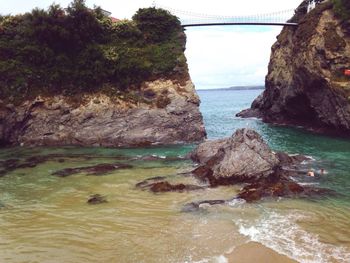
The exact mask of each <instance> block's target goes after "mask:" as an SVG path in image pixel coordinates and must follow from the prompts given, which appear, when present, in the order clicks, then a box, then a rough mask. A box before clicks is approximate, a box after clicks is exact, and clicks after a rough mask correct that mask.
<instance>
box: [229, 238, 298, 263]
mask: <svg viewBox="0 0 350 263" xmlns="http://www.w3.org/2000/svg"><path fill="white" fill-rule="evenodd" d="M225 257H226V258H227V262H228V263H256V262H259V263H298V261H296V260H294V259H291V258H289V257H287V256H285V255H282V254H280V253H278V252H276V251H275V250H273V249H271V248H268V247H266V246H264V245H263V244H261V243H258V242H255V241H249V242H248V243H245V244H243V245H240V246H238V247H236V248H235V249H234V250H233V251H232V252H230V253H227V254H225Z"/></svg>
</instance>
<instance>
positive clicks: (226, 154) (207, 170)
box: [191, 129, 280, 186]
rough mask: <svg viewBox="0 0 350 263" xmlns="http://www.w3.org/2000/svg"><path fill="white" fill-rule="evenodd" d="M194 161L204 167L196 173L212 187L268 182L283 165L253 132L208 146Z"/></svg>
mask: <svg viewBox="0 0 350 263" xmlns="http://www.w3.org/2000/svg"><path fill="white" fill-rule="evenodd" d="M191 158H192V160H195V161H197V162H199V163H200V166H199V167H198V168H197V169H196V170H194V171H193V173H194V174H195V175H197V176H198V177H200V178H202V179H203V180H208V181H209V183H210V184H211V185H212V186H215V185H222V184H232V183H237V182H248V181H250V180H257V179H261V178H266V177H268V176H270V175H271V174H273V173H274V172H275V170H276V169H277V168H278V166H279V163H280V162H279V159H278V158H277V156H276V154H275V153H273V152H272V151H271V149H270V148H269V147H268V145H267V144H266V143H265V142H264V141H263V139H262V138H261V136H260V135H259V134H258V133H257V132H255V131H253V130H249V129H239V130H237V131H236V132H235V133H234V134H233V135H232V137H230V138H227V139H221V140H216V141H209V142H204V143H202V144H201V145H199V146H198V147H197V149H195V150H194V152H193V153H192V154H191Z"/></svg>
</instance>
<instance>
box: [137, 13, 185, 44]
mask: <svg viewBox="0 0 350 263" xmlns="http://www.w3.org/2000/svg"><path fill="white" fill-rule="evenodd" d="M132 19H133V20H134V21H135V22H136V25H137V27H138V28H139V29H140V30H141V32H142V33H143V34H144V36H145V38H146V40H147V41H148V42H150V43H157V42H161V41H164V40H166V39H169V38H170V37H171V36H172V34H173V33H174V32H179V31H180V30H181V24H180V21H179V20H178V19H177V17H176V16H173V15H171V14H170V13H169V12H168V11H166V10H164V9H157V8H154V7H152V8H142V9H139V10H138V11H137V12H136V14H135V15H134V16H133V18H132Z"/></svg>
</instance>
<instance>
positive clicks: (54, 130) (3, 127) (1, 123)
mask: <svg viewBox="0 0 350 263" xmlns="http://www.w3.org/2000/svg"><path fill="white" fill-rule="evenodd" d="M135 96H137V97H138V98H140V97H142V98H143V100H142V101H138V102H135V101H132V100H131V99H130V98H112V97H109V96H107V95H105V94H102V93H98V94H89V95H85V96H84V97H83V98H82V99H81V100H79V103H77V102H74V101H72V99H71V98H68V97H64V96H53V97H37V98H36V99H35V100H31V101H25V102H23V103H22V104H20V105H18V106H14V105H13V104H5V103H3V102H2V103H1V107H0V140H1V142H2V144H10V145H25V146H28V145H30V146H52V145H80V146H107V147H118V146H146V145H150V144H174V143H180V142H185V143H189V142H199V141H201V140H203V139H204V138H205V135H206V133H205V129H204V125H203V121H202V116H201V113H200V112H199V107H198V106H199V102H200V101H199V99H198V96H197V94H196V92H195V90H194V86H193V84H192V82H191V81H190V80H187V81H184V82H182V83H179V82H175V81H174V80H156V81H152V82H146V83H145V84H144V85H143V86H142V88H141V89H140V90H139V91H138V94H135Z"/></svg>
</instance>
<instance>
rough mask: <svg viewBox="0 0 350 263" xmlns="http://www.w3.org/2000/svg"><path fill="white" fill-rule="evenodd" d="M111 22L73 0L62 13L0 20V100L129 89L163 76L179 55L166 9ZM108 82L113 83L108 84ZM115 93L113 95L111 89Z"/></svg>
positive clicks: (174, 23) (175, 26)
mask: <svg viewBox="0 0 350 263" xmlns="http://www.w3.org/2000/svg"><path fill="white" fill-rule="evenodd" d="M133 18H134V20H132V21H127V20H125V21H121V22H118V23H113V22H112V21H111V19H110V18H108V17H105V16H104V15H103V14H102V12H101V9H100V8H98V7H96V8H95V9H93V10H91V9H88V8H87V7H86V6H85V2H84V0H74V1H73V2H72V3H71V4H70V5H69V7H68V8H67V10H66V11H65V10H64V9H62V8H61V7H60V6H59V5H52V6H50V7H49V8H48V10H42V9H34V10H33V11H32V12H30V13H26V14H24V15H17V16H1V17H0V87H1V90H0V98H1V99H9V100H14V101H15V100H16V101H19V100H21V99H25V98H29V97H31V96H36V95H38V94H51V95H54V94H68V95H70V94H72V95H74V94H80V93H82V92H96V91H106V88H105V87H110V90H111V92H109V91H106V92H107V93H108V94H111V93H112V91H113V92H115V91H118V90H122V91H123V92H124V93H125V91H126V90H127V88H130V87H131V88H137V87H138V86H139V85H140V84H141V83H142V82H143V81H146V80H148V79H150V78H151V77H152V78H154V77H166V76H170V75H171V73H172V71H173V69H174V68H175V67H176V66H177V65H179V64H181V63H182V62H181V61H182V60H181V59H180V58H181V56H183V50H182V43H181V40H179V33H180V32H182V28H181V26H180V22H179V21H178V20H177V18H176V17H174V16H172V15H170V14H169V13H168V12H167V11H165V10H161V9H155V8H146V9H140V10H139V11H138V12H137V13H136V15H135V16H134V17H133ZM112 87H113V88H112ZM116 93H118V92H116Z"/></svg>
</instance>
